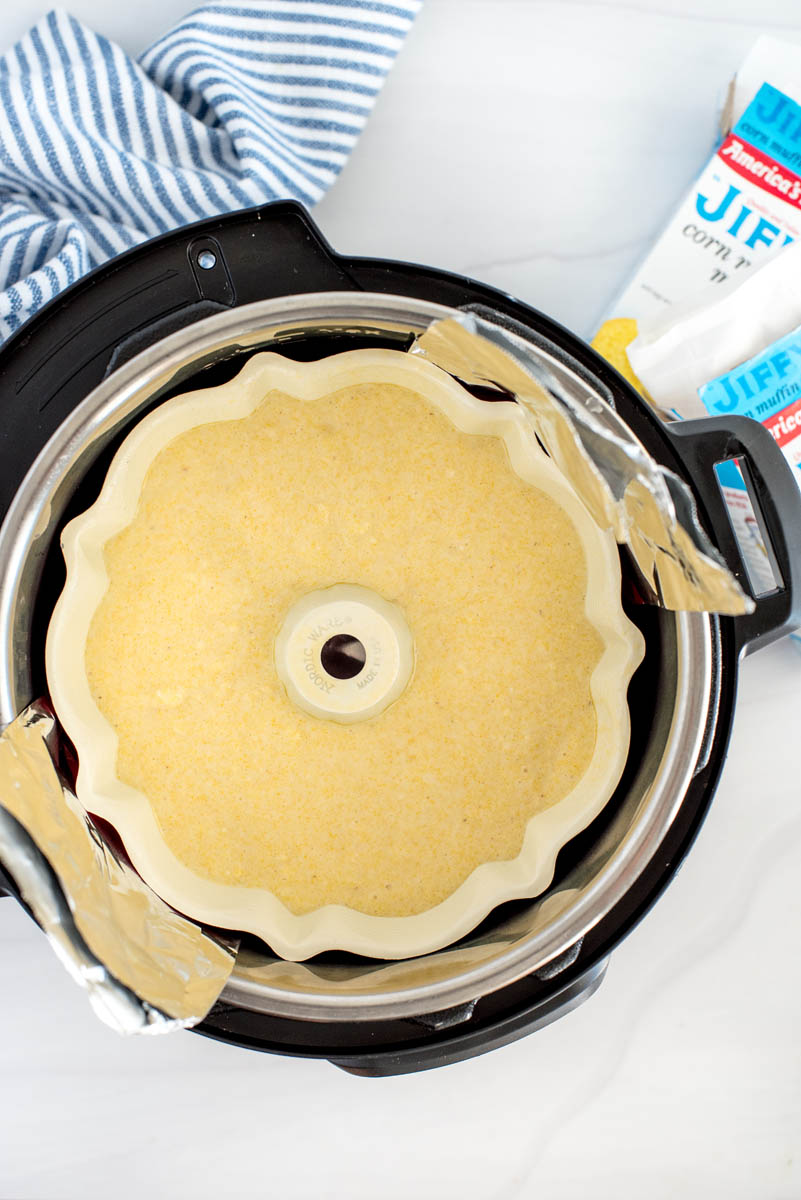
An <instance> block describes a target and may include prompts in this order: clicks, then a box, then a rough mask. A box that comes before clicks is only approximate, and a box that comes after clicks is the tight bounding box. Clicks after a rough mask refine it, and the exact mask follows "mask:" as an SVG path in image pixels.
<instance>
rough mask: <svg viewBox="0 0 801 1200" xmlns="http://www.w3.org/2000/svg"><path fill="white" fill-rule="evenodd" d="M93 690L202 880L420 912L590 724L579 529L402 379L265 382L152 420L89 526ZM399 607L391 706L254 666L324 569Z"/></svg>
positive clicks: (588, 750) (567, 758) (589, 749)
mask: <svg viewBox="0 0 801 1200" xmlns="http://www.w3.org/2000/svg"><path fill="white" fill-rule="evenodd" d="M105 559H106V565H107V569H108V573H109V578H110V586H109V589H108V592H107V593H106V595H105V597H104V599H103V601H102V603H101V604H100V606H99V608H98V610H97V612H96V614H95V617H94V620H93V623H92V627H91V630H90V636H89V639H88V642H87V649H86V656H87V659H86V661H87V669H88V675H89V681H90V685H91V688H92V691H93V694H94V696H95V699H96V701H97V704H98V706H99V707H100V709H101V711H102V712H103V713H104V714H105V716H106V717H107V719H108V720H109V721H110V723H111V724H112V726H113V727H114V728H115V729H116V731H117V733H118V735H119V754H118V760H117V773H118V775H119V777H120V779H122V780H123V781H124V782H125V783H127V784H130V785H132V786H133V787H136V788H138V789H140V790H141V791H142V792H144V793H145V794H146V795H147V796H148V798H149V800H150V802H151V804H152V807H153V809H154V811H155V813H156V816H157V818H158V821H159V824H160V826H161V829H162V831H163V835H164V838H165V840H166V842H167V844H168V845H169V846H170V848H171V849H172V850H173V852H174V853H175V854H176V856H177V857H178V858H179V859H180V860H181V861H182V862H183V863H185V864H186V865H187V866H188V867H190V868H191V869H192V870H194V871H195V872H197V873H198V874H199V875H201V876H204V877H206V878H209V879H213V880H215V881H217V882H220V883H226V884H235V885H246V886H250V887H262V888H268V889H269V890H270V891H272V892H274V893H275V894H276V895H277V896H278V897H279V898H280V899H281V900H282V901H283V902H284V904H286V905H287V907H288V908H289V909H291V910H292V912H295V913H304V912H307V911H309V910H312V909H315V908H317V907H319V906H320V905H324V904H344V905H348V906H349V907H351V908H355V909H358V910H360V911H362V912H365V913H370V914H375V915H380V916H390V915H392V916H407V915H411V914H413V913H418V912H421V911H424V910H425V909H427V908H430V907H432V906H433V905H434V904H437V903H438V902H439V901H441V900H443V899H445V898H446V897H447V896H448V895H450V894H451V893H452V892H453V891H454V890H455V889H456V888H457V887H458V886H459V884H460V883H462V882H463V881H464V880H465V879H466V878H467V876H468V875H469V874H470V872H471V871H472V870H473V869H474V868H475V867H476V866H478V865H479V864H481V863H484V862H487V861H490V860H505V859H512V858H515V857H516V856H517V854H518V853H519V851H520V848H521V844H522V839H523V834H524V831H525V826H526V823H527V821H528V819H529V818H530V817H531V816H532V815H533V814H534V813H535V812H537V811H538V810H541V809H543V808H544V807H546V806H548V805H550V804H552V803H554V802H555V801H556V800H558V799H560V798H561V797H563V796H564V795H565V794H566V793H567V792H568V791H570V790H571V788H572V787H573V786H574V785H575V784H576V783H577V782H578V780H579V779H580V777H581V776H582V775H583V773H584V771H585V770H586V768H587V766H588V764H589V761H590V758H591V756H592V753H593V749H594V744H595V727H596V726H595V711H594V708H593V705H592V702H591V699H590V692H589V679H590V675H591V674H592V671H593V669H594V667H595V665H596V664H597V662H598V660H599V658H600V656H601V652H602V641H601V638H600V637H599V635H598V634H597V633H596V631H595V630H594V629H593V627H592V626H591V625H590V624H589V622H588V621H587V619H586V617H585V616H584V594H585V583H586V568H585V561H584V555H583V551H582V548H581V545H580V542H579V538H578V534H577V533H576V531H575V528H574V526H573V524H572V522H571V521H570V520H569V518H568V517H567V516H566V514H565V513H564V512H563V510H562V509H561V508H560V507H559V506H558V505H557V504H556V503H555V502H554V501H553V500H551V499H550V497H548V496H546V495H545V494H544V493H542V492H540V491H538V490H537V489H536V488H534V487H532V486H531V485H530V484H527V483H524V482H523V481H522V480H521V479H520V478H519V477H518V476H517V475H515V474H514V472H513V471H512V469H511V467H510V466H509V464H508V460H507V455H506V449H505V447H504V445H503V443H502V442H501V441H500V440H499V439H497V438H494V437H486V436H479V435H470V434H463V433H459V432H458V431H457V430H456V429H455V428H454V427H453V426H452V425H451V424H450V422H449V421H448V420H447V419H446V418H445V417H444V416H442V415H441V414H440V413H439V411H438V410H435V409H434V408H432V407H431V405H430V404H429V403H427V402H426V400H425V399H424V398H423V397H421V396H419V395H417V394H416V393H414V392H411V391H408V390H406V389H404V388H400V387H397V386H394V385H388V384H385V385H380V386H379V385H373V386H368V385H362V386H358V387H352V388H349V389H345V390H342V391H339V392H336V393H334V394H332V395H329V396H326V397H324V398H322V399H319V400H315V401H298V400H295V399H292V398H290V397H287V396H285V395H282V394H281V393H278V392H272V393H270V394H269V395H268V396H267V397H266V399H265V401H264V403H263V404H262V405H261V406H260V407H259V408H258V409H257V410H256V411H255V412H254V413H253V414H252V415H251V416H250V417H247V418H245V419H242V420H236V421H227V422H215V423H213V424H207V425H202V426H198V427H196V428H194V429H192V430H190V431H189V432H187V433H184V434H182V435H180V436H179V437H177V438H176V439H175V440H174V441H172V442H171V443H170V444H169V445H167V446H166V447H165V449H164V450H162V452H161V453H160V454H159V455H158V457H157V458H156V459H155V461H154V463H153V465H152V467H151V468H150V471H149V473H148V475H147V478H146V480H145V485H144V489H143V493H142V498H141V501H140V505H139V509H138V512H137V515H136V518H135V519H134V521H133V523H132V524H131V525H129V526H128V527H127V528H126V529H125V530H123V531H122V533H120V534H118V535H117V536H116V537H115V538H113V539H112V540H111V541H110V542H108V543H107V545H106V549H105ZM342 582H346V583H357V584H361V585H363V586H365V587H368V588H372V589H374V590H375V591H376V592H378V593H379V594H380V595H381V596H384V597H385V598H386V599H388V600H390V601H392V602H394V603H395V604H397V605H399V606H400V608H401V609H402V610H403V612H404V614H405V616H406V620H407V622H408V625H409V628H410V630H411V632H412V635H413V638H414V642H415V650H416V666H415V671H414V675H413V677H412V679H411V682H410V683H409V685H408V686H407V688H406V690H405V692H404V693H403V694H402V696H401V697H400V699H398V700H397V701H396V702H395V703H394V704H393V705H391V707H389V708H388V709H386V710H385V711H384V712H383V713H381V714H380V715H378V716H376V717H372V718H370V719H369V720H366V721H362V722H357V723H355V724H351V725H343V724H339V723H337V722H334V721H329V720H324V719H319V718H315V717H312V716H308V715H306V714H305V713H303V712H301V711H300V710H299V709H298V708H296V707H295V706H294V705H293V703H292V702H291V701H290V700H289V699H288V697H287V694H286V692H285V690H284V687H283V685H282V683H281V682H280V680H279V678H278V675H277V673H276V669H275V663H274V641H275V636H276V633H277V632H278V630H279V628H280V626H281V623H282V621H283V619H284V616H285V614H286V612H287V610H288V609H289V608H290V606H291V605H293V604H294V603H295V602H296V601H297V600H298V599H299V598H300V597H302V596H304V595H305V594H306V593H308V592H310V591H314V590H316V589H319V588H324V587H329V586H331V585H332V584H335V583H342Z"/></svg>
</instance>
